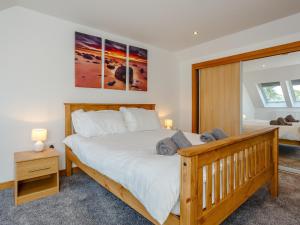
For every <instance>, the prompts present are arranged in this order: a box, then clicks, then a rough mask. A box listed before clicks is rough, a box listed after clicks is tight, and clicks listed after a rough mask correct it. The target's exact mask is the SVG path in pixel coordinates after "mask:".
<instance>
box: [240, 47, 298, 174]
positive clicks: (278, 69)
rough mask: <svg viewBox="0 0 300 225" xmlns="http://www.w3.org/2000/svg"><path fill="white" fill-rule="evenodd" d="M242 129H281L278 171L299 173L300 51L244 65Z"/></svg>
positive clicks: (252, 61)
mask: <svg viewBox="0 0 300 225" xmlns="http://www.w3.org/2000/svg"><path fill="white" fill-rule="evenodd" d="M242 96H243V97H242V102H243V103H242V107H243V108H242V118H243V121H242V130H243V132H244V133H246V132H251V131H254V130H257V129H261V128H264V127H270V126H278V127H279V143H280V144H279V164H280V166H279V168H281V169H282V170H288V171H290V172H296V173H300V122H299V120H300V52H294V53H289V54H284V55H278V56H273V57H266V58H262V59H257V60H251V61H246V62H243V63H242Z"/></svg>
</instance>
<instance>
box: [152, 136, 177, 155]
mask: <svg viewBox="0 0 300 225" xmlns="http://www.w3.org/2000/svg"><path fill="white" fill-rule="evenodd" d="M177 150H178V146H177V145H176V144H175V143H174V141H173V140H172V139H171V138H170V137H167V138H165V139H163V140H160V141H159V142H158V143H157V145H156V152H157V154H159V155H174V154H176V153H177Z"/></svg>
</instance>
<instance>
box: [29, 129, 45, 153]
mask: <svg viewBox="0 0 300 225" xmlns="http://www.w3.org/2000/svg"><path fill="white" fill-rule="evenodd" d="M31 139H32V140H33V141H35V144H34V150H35V151H37V152H40V151H43V150H44V146H45V145H44V142H43V141H46V140H47V130H46V129H32V132H31Z"/></svg>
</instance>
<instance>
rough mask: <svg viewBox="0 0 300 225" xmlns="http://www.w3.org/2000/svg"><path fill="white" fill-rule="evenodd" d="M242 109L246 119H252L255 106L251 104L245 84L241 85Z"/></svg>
mask: <svg viewBox="0 0 300 225" xmlns="http://www.w3.org/2000/svg"><path fill="white" fill-rule="evenodd" d="M242 89H243V92H242V104H243V105H242V109H243V115H245V116H246V118H247V119H254V118H255V108H254V106H253V103H252V100H251V98H250V96H249V93H248V90H247V89H246V86H245V85H244V84H243V85H242Z"/></svg>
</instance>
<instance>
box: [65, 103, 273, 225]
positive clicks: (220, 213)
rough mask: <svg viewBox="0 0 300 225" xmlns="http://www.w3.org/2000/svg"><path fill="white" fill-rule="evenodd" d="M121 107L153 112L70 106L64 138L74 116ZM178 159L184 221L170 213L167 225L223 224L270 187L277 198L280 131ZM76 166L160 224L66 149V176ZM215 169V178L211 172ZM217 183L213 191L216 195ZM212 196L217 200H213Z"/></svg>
mask: <svg viewBox="0 0 300 225" xmlns="http://www.w3.org/2000/svg"><path fill="white" fill-rule="evenodd" d="M121 106H125V107H138V108H145V109H155V105H154V104H80V103H66V104H65V135H66V136H69V135H71V134H73V129H72V121H71V113H72V112H73V111H75V110H78V109H83V110H84V111H90V110H108V109H110V110H119V108H120V107H121ZM179 154H180V155H181V181H180V182H181V183H180V216H176V215H173V214H170V215H169V217H168V219H167V221H166V222H165V223H164V225H196V224H219V223H221V222H222V221H223V220H225V219H226V218H227V217H228V216H229V215H230V214H231V213H232V212H233V211H234V210H236V209H237V208H238V207H239V206H240V205H241V204H243V203H244V202H245V201H246V200H247V199H248V198H249V197H250V196H251V195H252V194H253V193H255V192H256V191H257V190H258V189H259V188H260V187H262V186H263V185H266V184H268V185H269V190H270V193H271V195H272V196H273V197H277V196H278V128H267V129H263V130H260V131H255V132H253V133H249V134H243V135H240V136H235V137H230V138H227V139H224V140H220V141H216V142H212V143H208V144H204V145H198V146H193V147H190V148H186V149H181V150H180V151H179ZM225 159H226V160H227V163H223V166H222V168H223V169H222V170H221V169H220V167H221V161H222V162H225ZM72 163H75V164H76V165H77V166H78V167H79V168H80V169H81V170H83V171H84V172H85V173H86V174H88V175H89V176H90V177H92V178H93V179H94V180H96V181H97V182H98V183H99V184H100V185H102V186H103V187H104V188H106V189H107V190H109V191H110V192H111V193H113V194H114V195H116V196H117V197H118V198H120V199H121V200H122V201H124V202H125V203H126V204H128V205H129V206H130V207H132V208H133V209H135V210H136V211H137V212H138V213H140V214H141V215H143V216H144V217H145V218H147V219H148V220H149V221H151V222H152V223H153V224H155V225H159V223H158V222H157V221H156V220H155V219H154V218H153V217H152V216H151V215H150V214H149V213H148V212H147V210H146V209H145V207H144V206H143V205H142V204H141V203H140V202H139V201H138V200H137V199H136V198H135V197H134V196H133V195H132V194H131V193H130V192H129V191H128V190H127V189H125V188H124V187H123V186H122V185H120V184H119V183H117V182H115V181H113V180H111V179H110V178H108V177H106V176H105V175H103V174H101V173H99V172H98V171H96V170H94V169H92V168H91V167H89V166H87V165H85V164H84V163H82V162H81V161H80V160H79V159H78V158H77V157H76V155H75V154H74V153H73V152H72V150H71V149H70V148H68V147H67V146H66V174H67V176H71V175H72ZM203 167H206V186H205V189H206V207H205V208H203V203H202V202H203ZM213 167H214V169H215V171H216V173H215V175H213V172H212V171H213V169H212V168H213ZM226 178H227V179H226ZM221 179H222V180H221ZM213 180H214V190H212V188H213V185H212V181H213ZM221 181H222V182H221ZM221 183H222V184H221ZM213 191H214V200H212V192H213ZM221 192H222V193H221Z"/></svg>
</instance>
